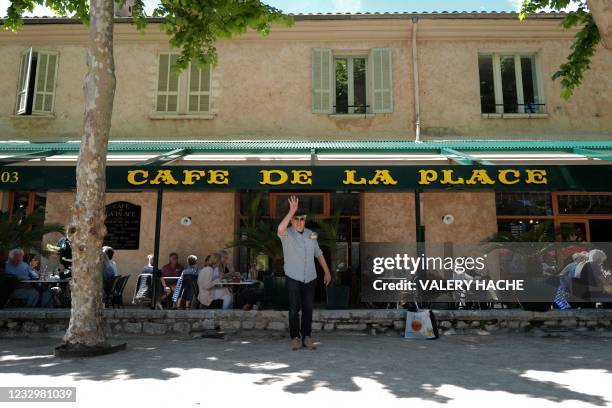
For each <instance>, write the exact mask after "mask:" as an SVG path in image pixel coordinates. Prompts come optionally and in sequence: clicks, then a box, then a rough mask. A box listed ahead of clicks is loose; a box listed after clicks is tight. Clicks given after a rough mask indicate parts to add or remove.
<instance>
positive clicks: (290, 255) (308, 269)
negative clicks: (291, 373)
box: [277, 196, 331, 350]
mask: <svg viewBox="0 0 612 408" xmlns="http://www.w3.org/2000/svg"><path fill="white" fill-rule="evenodd" d="M288 201H289V212H288V213H287V215H286V216H285V218H283V220H282V221H281V222H280V224H279V225H278V230H277V234H278V237H279V238H280V240H281V242H282V244H283V257H284V261H285V275H286V277H287V293H288V297H289V334H290V335H291V349H292V350H298V349H300V348H301V347H307V348H308V349H310V350H314V349H315V348H316V346H315V344H314V341H313V340H312V337H311V326H312V307H313V303H314V293H315V286H316V283H317V272H316V270H315V264H314V258H317V260H318V261H319V264H320V265H321V267H322V268H323V272H324V276H323V283H324V284H325V286H327V285H329V283H330V282H331V274H330V273H329V268H328V267H327V262H325V257H323V252H322V251H321V248H319V243H318V242H317V235H316V234H315V233H314V232H312V231H311V230H309V229H308V228H305V225H306V213H305V211H304V209H303V208H300V207H299V201H298V199H297V197H295V196H291V197H289V200H288ZM289 223H291V226H289ZM300 309H301V310H302V321H301V324H300V315H299V312H300Z"/></svg>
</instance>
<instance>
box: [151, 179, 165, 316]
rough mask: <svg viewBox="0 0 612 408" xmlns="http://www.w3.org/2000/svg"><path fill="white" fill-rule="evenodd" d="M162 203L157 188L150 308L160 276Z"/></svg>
mask: <svg viewBox="0 0 612 408" xmlns="http://www.w3.org/2000/svg"><path fill="white" fill-rule="evenodd" d="M163 203H164V189H163V187H160V188H159V190H157V207H156V209H155V242H154V244H153V265H152V266H153V278H152V279H151V284H152V288H151V309H155V307H156V306H157V305H156V303H157V279H159V277H160V276H161V274H159V273H158V270H159V240H160V231H161V221H162V205H163Z"/></svg>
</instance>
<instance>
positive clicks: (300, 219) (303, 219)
mask: <svg viewBox="0 0 612 408" xmlns="http://www.w3.org/2000/svg"><path fill="white" fill-rule="evenodd" d="M293 221H306V217H293Z"/></svg>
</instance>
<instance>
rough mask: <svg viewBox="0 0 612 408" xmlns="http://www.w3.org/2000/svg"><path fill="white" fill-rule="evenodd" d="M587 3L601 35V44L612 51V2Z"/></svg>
mask: <svg viewBox="0 0 612 408" xmlns="http://www.w3.org/2000/svg"><path fill="white" fill-rule="evenodd" d="M587 3H588V5H589V10H591V14H593V20H595V24H597V28H598V29H599V34H601V43H602V44H603V46H604V47H605V48H607V49H608V50H612V1H610V0H588V1H587Z"/></svg>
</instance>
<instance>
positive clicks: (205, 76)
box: [187, 62, 212, 113]
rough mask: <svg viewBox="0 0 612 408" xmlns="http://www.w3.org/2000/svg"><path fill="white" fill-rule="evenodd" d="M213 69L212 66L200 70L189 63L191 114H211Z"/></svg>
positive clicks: (189, 102)
mask: <svg viewBox="0 0 612 408" xmlns="http://www.w3.org/2000/svg"><path fill="white" fill-rule="evenodd" d="M211 77H212V67H211V65H210V64H208V65H206V66H204V67H203V68H199V67H198V64H196V63H193V62H190V63H189V80H188V81H189V96H188V105H187V109H188V110H189V112H190V113H208V112H210V83H211Z"/></svg>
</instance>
